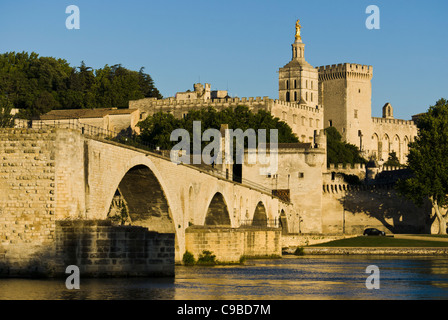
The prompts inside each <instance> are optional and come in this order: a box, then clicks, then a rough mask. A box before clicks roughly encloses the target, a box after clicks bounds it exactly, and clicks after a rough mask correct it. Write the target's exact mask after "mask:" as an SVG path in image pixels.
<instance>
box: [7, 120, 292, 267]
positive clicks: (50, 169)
mask: <svg viewBox="0 0 448 320" xmlns="http://www.w3.org/2000/svg"><path fill="white" fill-rule="evenodd" d="M0 135H1V138H2V139H1V150H0V151H1V154H2V158H1V159H0V160H1V164H0V169H1V176H0V190H1V191H2V192H1V194H0V204H1V212H0V240H1V245H2V247H1V248H0V250H1V249H2V248H3V253H4V256H3V257H5V254H6V253H7V252H8V250H6V249H5V248H7V249H12V248H19V249H20V248H23V247H24V246H27V244H28V247H27V248H28V249H27V250H29V247H30V245H31V246H34V245H36V246H40V245H48V244H52V243H53V241H54V239H55V237H56V235H55V232H56V231H55V230H56V224H57V222H58V221H73V220H105V219H107V218H108V215H110V214H111V212H112V211H114V210H115V211H117V210H122V209H123V208H126V210H125V212H127V213H128V216H129V218H130V220H131V221H132V225H137V226H142V227H146V228H148V229H149V230H150V231H156V232H159V233H174V234H175V253H176V254H175V257H176V260H177V261H179V260H181V259H182V255H183V253H184V252H185V250H186V249H188V248H187V243H186V234H187V233H188V232H187V231H188V229H195V228H198V226H207V227H210V228H218V227H220V228H224V229H226V228H227V229H235V228H239V227H241V225H242V224H247V222H248V221H250V220H253V221H254V224H256V223H259V222H260V221H262V222H263V221H265V222H266V221H280V218H283V221H284V223H285V222H286V221H285V220H284V219H286V218H285V217H286V214H287V213H288V210H290V204H289V203H287V202H284V201H282V200H280V199H279V198H277V197H275V196H273V195H272V194H271V193H269V192H268V191H267V190H264V189H262V188H258V187H257V186H254V185H251V186H248V185H245V184H244V183H237V182H234V181H231V180H228V179H226V178H225V177H223V176H220V175H219V174H217V173H215V172H212V171H209V170H205V169H201V168H198V167H195V166H192V165H183V164H176V163H173V162H171V161H170V160H169V158H167V157H166V156H163V155H162V154H158V153H157V152H150V151H144V150H142V149H138V148H134V147H131V146H127V145H123V144H119V143H116V142H113V141H111V140H108V139H103V138H99V137H93V136H88V135H84V134H82V132H81V131H80V130H75V129H66V128H65V129H64V128H52V129H3V130H2V131H1V132H0ZM117 203H120V204H121V207H120V206H117ZM264 226H265V227H266V225H264ZM189 227H191V228H189ZM201 232H203V231H201ZM210 249H211V250H212V251H213V248H210ZM9 251H11V250H9ZM19 251H20V250H19ZM1 253H2V252H1V251H0V254H1ZM0 257H1V255H0Z"/></svg>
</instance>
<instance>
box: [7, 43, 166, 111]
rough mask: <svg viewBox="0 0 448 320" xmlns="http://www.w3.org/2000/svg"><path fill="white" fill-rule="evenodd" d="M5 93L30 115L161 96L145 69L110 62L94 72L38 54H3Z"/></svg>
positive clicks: (113, 105)
mask: <svg viewBox="0 0 448 320" xmlns="http://www.w3.org/2000/svg"><path fill="white" fill-rule="evenodd" d="M5 95H8V97H9V99H10V101H11V103H12V106H13V107H14V108H18V109H20V110H21V116H22V117H25V118H32V117H35V116H39V115H41V114H43V113H46V112H48V111H50V110H53V109H81V108H127V107H128V105H129V100H136V99H141V98H145V97H157V98H162V96H161V94H160V92H159V91H158V90H157V88H156V87H155V85H154V81H153V80H152V78H151V76H150V75H149V74H146V73H144V68H141V69H140V70H139V71H132V70H128V69H126V68H124V67H123V66H122V65H120V64H117V65H113V66H109V65H107V64H106V65H105V66H104V67H103V68H101V69H97V70H94V69H92V68H91V67H88V66H87V65H86V64H85V63H84V61H82V62H81V65H80V66H79V67H72V66H70V65H69V64H68V62H67V61H66V60H63V59H56V58H53V57H39V55H38V54H37V53H35V52H32V53H30V54H29V53H27V52H21V53H15V52H7V53H4V54H0V96H5Z"/></svg>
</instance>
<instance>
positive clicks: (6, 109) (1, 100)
mask: <svg viewBox="0 0 448 320" xmlns="http://www.w3.org/2000/svg"><path fill="white" fill-rule="evenodd" d="M11 111H12V104H11V102H10V101H9V98H8V96H5V97H3V96H0V128H13V127H14V117H13V116H12V114H11Z"/></svg>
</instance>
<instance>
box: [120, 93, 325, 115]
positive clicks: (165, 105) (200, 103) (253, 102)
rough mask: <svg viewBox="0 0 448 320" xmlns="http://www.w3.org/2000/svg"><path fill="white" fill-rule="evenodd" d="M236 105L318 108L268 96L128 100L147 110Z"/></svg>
mask: <svg viewBox="0 0 448 320" xmlns="http://www.w3.org/2000/svg"><path fill="white" fill-rule="evenodd" d="M238 105H245V106H247V107H249V108H252V107H258V108H259V107H263V108H265V109H266V110H270V109H271V108H272V107H273V106H274V105H276V106H282V107H285V108H293V109H301V110H304V111H307V112H312V113H315V114H319V113H320V112H321V110H320V109H318V108H315V107H310V106H308V105H304V104H298V103H296V102H286V101H282V100H278V99H270V98H269V97H248V98H224V99H208V100H204V99H191V100H178V99H176V98H174V97H170V98H165V99H156V98H144V99H139V100H132V101H129V108H139V109H140V110H141V111H143V112H144V111H149V110H151V109H157V110H160V109H162V110H164V109H169V110H177V109H190V108H207V107H214V108H217V109H221V108H226V107H236V106H238Z"/></svg>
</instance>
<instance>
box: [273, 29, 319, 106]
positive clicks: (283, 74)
mask: <svg viewBox="0 0 448 320" xmlns="http://www.w3.org/2000/svg"><path fill="white" fill-rule="evenodd" d="M301 29H302V26H301V25H300V20H297V22H296V33H295V41H294V43H293V44H292V59H291V61H290V62H289V63H288V64H286V65H285V66H284V67H283V68H280V69H279V90H278V93H279V100H283V101H288V102H296V103H298V104H300V105H308V106H311V107H316V106H317V105H318V71H317V69H316V68H314V67H313V66H311V65H310V64H309V63H308V62H307V61H306V60H305V44H304V43H303V42H302V36H301Z"/></svg>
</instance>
